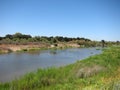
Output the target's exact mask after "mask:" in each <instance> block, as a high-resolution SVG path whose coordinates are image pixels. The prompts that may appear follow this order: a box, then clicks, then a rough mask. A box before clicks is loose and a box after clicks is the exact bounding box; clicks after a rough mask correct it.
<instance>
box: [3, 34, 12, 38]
mask: <svg viewBox="0 0 120 90" xmlns="http://www.w3.org/2000/svg"><path fill="white" fill-rule="evenodd" d="M5 38H9V39H13V35H10V34H7V35H6V36H5Z"/></svg>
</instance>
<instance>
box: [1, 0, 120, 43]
mask: <svg viewBox="0 0 120 90" xmlns="http://www.w3.org/2000/svg"><path fill="white" fill-rule="evenodd" d="M16 32H20V33H23V34H30V35H32V36H64V37H85V38H89V39H91V40H98V41H100V40H107V41H117V40H119V41H120V0H0V36H5V35H6V34H14V33H16Z"/></svg>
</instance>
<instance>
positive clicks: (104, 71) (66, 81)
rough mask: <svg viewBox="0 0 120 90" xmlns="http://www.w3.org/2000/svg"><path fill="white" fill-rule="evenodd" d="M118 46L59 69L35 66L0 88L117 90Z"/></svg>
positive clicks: (119, 78)
mask: <svg viewBox="0 0 120 90" xmlns="http://www.w3.org/2000/svg"><path fill="white" fill-rule="evenodd" d="M119 89H120V47H111V48H109V49H105V50H104V51H103V53H102V54H100V55H95V56H91V57H89V58H87V59H85V60H82V61H77V62H76V63H74V64H70V65H67V66H64V67H60V68H55V67H51V68H47V69H38V70H37V72H32V73H29V74H26V75H25V76H24V77H22V78H21V79H19V80H14V81H12V82H9V83H1V84H0V90H119Z"/></svg>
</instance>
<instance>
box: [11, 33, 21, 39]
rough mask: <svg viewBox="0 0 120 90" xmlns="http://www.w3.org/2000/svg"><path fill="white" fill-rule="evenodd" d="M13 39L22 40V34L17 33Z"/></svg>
mask: <svg viewBox="0 0 120 90" xmlns="http://www.w3.org/2000/svg"><path fill="white" fill-rule="evenodd" d="M13 37H14V38H22V33H19V32H17V33H15V34H14V35H13Z"/></svg>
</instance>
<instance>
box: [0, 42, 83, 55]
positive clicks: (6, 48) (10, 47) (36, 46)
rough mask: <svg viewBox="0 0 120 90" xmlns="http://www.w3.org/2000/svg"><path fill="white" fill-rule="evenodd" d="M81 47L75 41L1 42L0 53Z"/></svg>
mask: <svg viewBox="0 0 120 90" xmlns="http://www.w3.org/2000/svg"><path fill="white" fill-rule="evenodd" d="M78 47H81V46H80V45H78V44H77V43H70V42H69V43H57V44H47V43H31V44H26V45H21V44H20V45H15V44H1V45H0V54H4V53H9V52H22V51H28V52H29V51H35V50H46V49H64V48H78Z"/></svg>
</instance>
